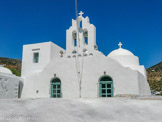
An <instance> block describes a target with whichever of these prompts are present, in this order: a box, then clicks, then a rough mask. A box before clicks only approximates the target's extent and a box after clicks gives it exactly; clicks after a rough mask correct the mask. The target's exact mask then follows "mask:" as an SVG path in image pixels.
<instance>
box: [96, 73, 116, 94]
mask: <svg viewBox="0 0 162 122" xmlns="http://www.w3.org/2000/svg"><path fill="white" fill-rule="evenodd" d="M104 77H109V78H110V79H112V78H111V77H110V76H108V75H104V76H102V77H100V78H99V97H103V96H105V97H108V95H110V97H113V96H114V91H113V80H112V81H101V79H102V78H104ZM102 84H105V87H104V88H102ZM107 84H110V85H111V88H108V87H107ZM102 90H104V91H105V92H104V93H102ZM107 90H111V93H108V91H107Z"/></svg>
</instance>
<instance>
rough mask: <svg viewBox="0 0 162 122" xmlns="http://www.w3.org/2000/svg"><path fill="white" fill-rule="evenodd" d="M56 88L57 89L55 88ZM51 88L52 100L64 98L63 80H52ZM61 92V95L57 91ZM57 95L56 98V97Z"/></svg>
mask: <svg viewBox="0 0 162 122" xmlns="http://www.w3.org/2000/svg"><path fill="white" fill-rule="evenodd" d="M55 79H57V80H59V82H52V81H53V80H55ZM59 85H60V87H59V88H58V86H59ZM54 86H55V88H53V87H54ZM50 87H51V93H50V97H51V98H61V97H62V90H61V80H60V79H59V78H57V77H56V78H53V79H51V82H50ZM58 90H60V92H59V93H57V91H58ZM54 91H55V93H54ZM54 95H55V97H54Z"/></svg>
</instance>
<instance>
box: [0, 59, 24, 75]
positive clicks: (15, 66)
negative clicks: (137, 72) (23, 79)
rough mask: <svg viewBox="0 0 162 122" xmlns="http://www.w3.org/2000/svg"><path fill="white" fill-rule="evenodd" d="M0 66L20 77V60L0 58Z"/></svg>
mask: <svg viewBox="0 0 162 122" xmlns="http://www.w3.org/2000/svg"><path fill="white" fill-rule="evenodd" d="M0 65H4V67H7V68H9V69H10V70H11V71H12V73H13V74H15V75H17V76H20V75H21V60H19V59H10V58H3V57H0Z"/></svg>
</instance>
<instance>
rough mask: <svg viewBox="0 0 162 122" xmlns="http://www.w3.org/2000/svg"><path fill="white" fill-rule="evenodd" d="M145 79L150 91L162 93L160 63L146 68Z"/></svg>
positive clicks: (161, 68)
mask: <svg viewBox="0 0 162 122" xmlns="http://www.w3.org/2000/svg"><path fill="white" fill-rule="evenodd" d="M147 77H148V82H149V85H150V88H151V90H152V91H159V92H161V93H162V62H160V63H158V64H156V65H154V66H152V67H150V68H148V69H147Z"/></svg>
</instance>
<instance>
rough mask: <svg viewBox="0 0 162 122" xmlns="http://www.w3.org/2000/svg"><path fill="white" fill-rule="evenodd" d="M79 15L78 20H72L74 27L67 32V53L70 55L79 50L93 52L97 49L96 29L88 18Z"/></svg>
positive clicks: (81, 14)
mask: <svg viewBox="0 0 162 122" xmlns="http://www.w3.org/2000/svg"><path fill="white" fill-rule="evenodd" d="M83 14H84V13H83V12H82V11H81V12H80V13H79V16H78V17H77V19H76V20H73V19H72V26H71V27H70V28H69V29H67V30H66V52H67V53H68V54H70V53H72V52H74V51H76V50H78V52H81V51H83V50H87V51H88V52H91V53H92V52H93V51H94V50H95V47H96V27H95V26H94V25H93V24H90V22H89V18H88V17H85V18H84V17H83Z"/></svg>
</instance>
